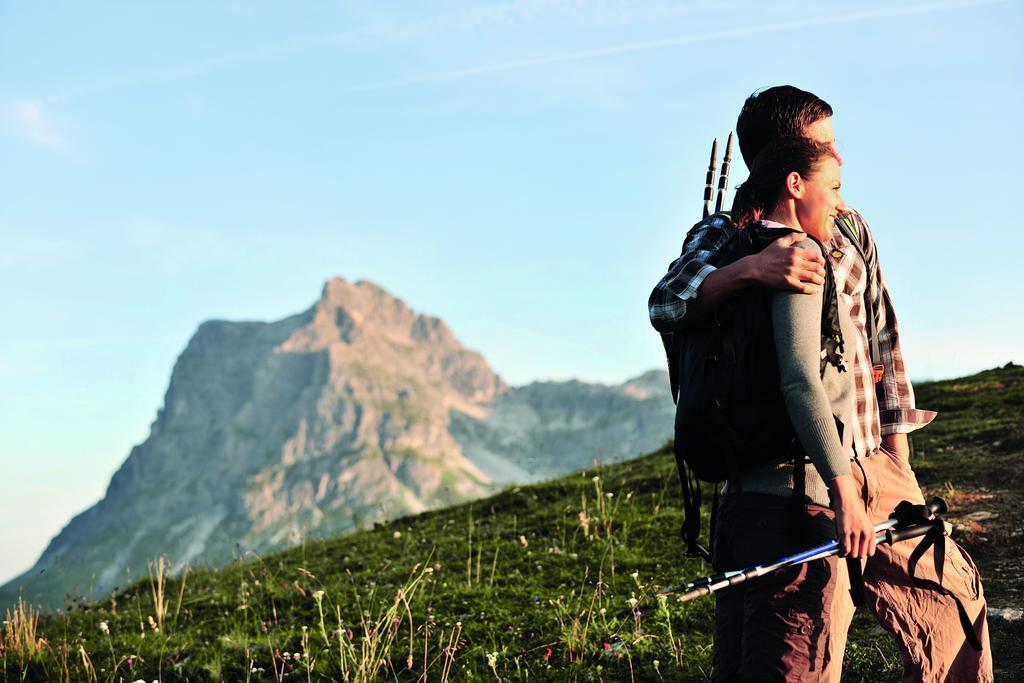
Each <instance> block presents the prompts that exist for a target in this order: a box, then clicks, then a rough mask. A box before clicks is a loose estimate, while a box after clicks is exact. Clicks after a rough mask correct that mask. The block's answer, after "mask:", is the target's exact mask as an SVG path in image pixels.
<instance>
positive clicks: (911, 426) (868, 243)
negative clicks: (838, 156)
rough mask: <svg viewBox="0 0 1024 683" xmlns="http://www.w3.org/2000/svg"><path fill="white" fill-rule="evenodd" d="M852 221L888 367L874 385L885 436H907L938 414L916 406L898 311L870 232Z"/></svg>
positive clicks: (862, 222) (864, 224) (859, 218)
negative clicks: (855, 229) (901, 345)
mask: <svg viewBox="0 0 1024 683" xmlns="http://www.w3.org/2000/svg"><path fill="white" fill-rule="evenodd" d="M851 217H852V218H853V221H854V223H855V224H856V226H857V231H858V233H859V236H860V240H861V245H862V246H863V247H864V255H865V257H866V259H867V268H868V278H869V279H868V286H869V287H870V288H871V289H870V299H871V311H870V314H871V315H873V316H874V319H875V329H876V331H877V332H876V334H877V337H878V347H879V352H880V354H881V362H882V363H883V364H884V366H885V371H884V374H883V376H882V381H881V382H879V383H878V384H876V385H875V390H876V394H877V396H878V409H879V417H880V418H881V426H882V434H883V435H888V434H906V433H909V432H912V431H914V430H916V429H920V428H921V427H924V426H925V425H927V424H928V423H930V422H931V421H932V420H934V419H935V415H936V413H935V411H933V410H920V409H918V408H917V407H916V405H915V401H914V388H913V386H912V385H911V384H910V380H909V379H907V370H906V366H905V365H904V363H903V353H902V351H901V350H900V334H899V326H898V324H897V322H896V311H895V309H894V308H893V304H892V297H891V296H890V295H889V289H888V288H887V287H886V286H885V278H883V277H882V268H881V266H880V265H879V263H878V251H877V248H876V246H875V240H874V237H873V236H872V235H871V228H870V226H869V225H868V223H867V221H865V220H864V217H863V216H861V215H860V214H859V213H857V212H855V211H854V212H852V215H851Z"/></svg>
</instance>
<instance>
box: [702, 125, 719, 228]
mask: <svg viewBox="0 0 1024 683" xmlns="http://www.w3.org/2000/svg"><path fill="white" fill-rule="evenodd" d="M717 162H718V138H715V139H714V141H713V142H712V143H711V163H710V164H708V177H707V180H706V181H704V218H707V217H708V216H710V215H711V207H712V203H711V202H712V200H713V199H714V196H715V170H716V168H715V166H716V164H717Z"/></svg>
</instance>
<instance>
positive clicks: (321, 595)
mask: <svg viewBox="0 0 1024 683" xmlns="http://www.w3.org/2000/svg"><path fill="white" fill-rule="evenodd" d="M313 599H314V600H316V601H317V602H320V601H321V600H323V599H324V592H323V591H317V592H315V593H313Z"/></svg>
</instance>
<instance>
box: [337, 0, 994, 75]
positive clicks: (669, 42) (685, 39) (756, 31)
mask: <svg viewBox="0 0 1024 683" xmlns="http://www.w3.org/2000/svg"><path fill="white" fill-rule="evenodd" d="M1004 2H1007V0H967V1H963V0H960V1H956V0H954V1H953V2H936V3H926V4H918V5H904V6H902V7H889V8H885V9H878V10H866V11H863V12H851V13H847V14H839V15H834V16H830V17H814V18H810V19H798V20H794V21H783V22H777V23H773V24H759V25H757V26H748V27H743V28H735V29H727V30H724V31H711V32H708V33H698V34H692V35H686V36H674V37H670V38H662V39H659V40H650V41H643V42H638V43H626V44H622V45H612V46H608V47H600V48H593V49H590V50H578V51H574V52H562V53H557V54H552V55H546V56H542V57H531V58H526V59H517V60H510V61H505V62H492V63H490V64H483V65H480V66H473V67H466V68H464V69H455V70H452V71H441V72H436V73H432V74H422V75H418V76H411V77H408V78H396V79H392V80H387V81H378V82H376V83H366V84H362V85H354V86H349V87H348V88H345V89H344V90H345V92H372V91H375V90H391V89H395V88H404V87H409V86H414V85H422V84H427V83H437V82H441V81H451V80H456V79H461V78H471V77H474V76H483V75H487V74H493V73H500V72H503V71H515V70H519V69H528V68H532V67H538V66H548V65H551V64H563V63H567V62H578V61H583V60H588V59H598V58H602V57H613V56H617V55H625V54H634V53H637V52H648V51H651V50H663V49H666V48H671V47H677V46H680V45H692V44H695V43H707V42H712V41H717V40H726V39H731V38H744V37H748V36H754V35H763V34H765V33H780V32H783V31H792V30H795V29H804V28H815V27H821V26H835V25H837V24H850V23H855V22H861V21H870V20H874V19H889V18H893V17H903V16H913V15H918V14H931V13H934V12H943V11H947V10H954V9H963V8H968V7H981V6H985V5H995V4H1000V3H1004Z"/></svg>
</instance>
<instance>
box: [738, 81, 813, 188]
mask: <svg viewBox="0 0 1024 683" xmlns="http://www.w3.org/2000/svg"><path fill="white" fill-rule="evenodd" d="M830 116H832V107H830V106H829V104H828V102H826V101H825V100H823V99H821V98H820V97H818V96H817V95H815V94H814V93H809V92H807V91H806V90H801V89H799V88H794V87H793V86H791V85H779V86H776V87H774V88H768V89H767V90H762V91H761V92H755V93H753V94H752V95H751V96H750V97H748V98H747V101H746V102H744V103H743V109H741V110H740V116H739V118H738V119H737V120H736V135H737V137H738V138H739V142H740V153H741V154H742V155H743V161H744V162H745V163H746V164H747V168H752V167H753V163H754V157H756V156H757V155H758V154H759V153H760V152H761V150H762V149H764V148H765V145H767V144H768V143H769V142H771V141H772V140H774V139H775V138H777V137H780V136H783V135H790V136H800V135H803V132H804V128H806V127H807V126H809V125H810V124H812V123H814V122H815V121H818V120H820V119H824V118H828V117H830Z"/></svg>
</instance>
